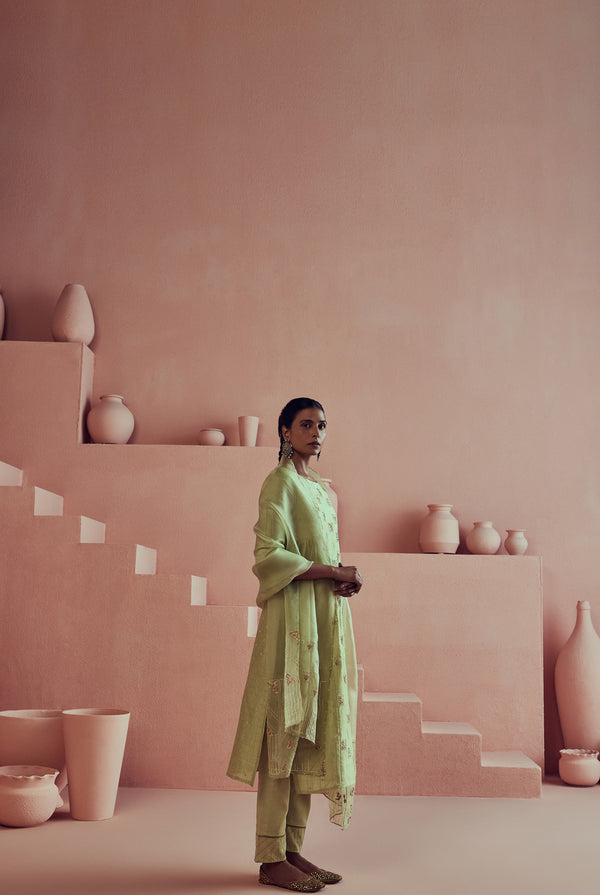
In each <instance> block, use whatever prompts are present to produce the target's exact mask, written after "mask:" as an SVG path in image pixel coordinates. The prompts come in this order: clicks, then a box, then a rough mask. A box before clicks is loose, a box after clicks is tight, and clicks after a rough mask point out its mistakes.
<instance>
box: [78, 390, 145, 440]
mask: <svg viewBox="0 0 600 895" xmlns="http://www.w3.org/2000/svg"><path fill="white" fill-rule="evenodd" d="M86 425H87V430H88V432H89V434H90V438H91V439H92V441H94V442H95V443H96V444H127V442H128V441H129V439H130V438H131V436H132V434H133V430H134V428H135V418H134V416H133V413H132V412H131V410H130V409H129V407H127V405H126V404H125V399H124V398H123V396H122V395H101V397H100V400H99V401H98V403H97V404H94V406H93V407H92V409H91V410H90V412H89V413H88V415H87V419H86Z"/></svg>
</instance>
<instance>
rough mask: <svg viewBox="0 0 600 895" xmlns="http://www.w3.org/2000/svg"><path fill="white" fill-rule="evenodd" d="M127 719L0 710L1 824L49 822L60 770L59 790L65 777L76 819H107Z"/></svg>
mask: <svg viewBox="0 0 600 895" xmlns="http://www.w3.org/2000/svg"><path fill="white" fill-rule="evenodd" d="M129 719H130V713H129V712H127V711H124V710H121V709H68V710H66V711H59V710H58V709H52V710H50V709H26V710H21V711H5V712H0V764H1V765H2V767H0V824H5V825H6V826H31V825H33V824H37V823H42V822H43V821H44V820H48V818H49V817H51V815H52V814H53V813H54V811H55V810H56V808H57V806H60V805H62V804H63V802H62V799H61V797H60V795H59V787H58V786H57V784H58V783H59V782H60V778H59V780H57V779H56V778H57V777H59V769H63V770H62V772H61V774H60V777H62V778H63V782H62V785H61V788H62V786H64V784H65V782H66V779H67V776H68V783H69V805H70V811H71V816H72V817H73V818H74V819H75V820H106V819H107V818H109V817H112V816H113V814H114V809H115V803H116V797H117V790H118V786H119V778H120V774H121V767H122V764H123V756H124V751H125V742H126V739H127V732H128V728H129ZM36 756H40V757H43V762H44V763H43V764H42V762H41V760H40V759H38V760H37V761H36V760H35V757H36ZM65 765H66V772H65V770H64V766H65ZM51 802H52V803H51ZM50 803H51V804H50ZM19 805H21V809H20V810H21V814H20V815H19V813H18V811H19V808H18V806H19ZM44 815H45V816H44Z"/></svg>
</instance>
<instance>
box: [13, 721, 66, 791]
mask: <svg viewBox="0 0 600 895" xmlns="http://www.w3.org/2000/svg"><path fill="white" fill-rule="evenodd" d="M17 764H20V765H23V764H28V765H43V766H44V767H49V768H56V769H57V770H58V771H59V772H60V773H59V775H58V779H57V780H56V787H57V790H58V793H59V794H60V793H61V792H62V790H63V789H64V787H65V785H66V783H67V771H66V762H65V742H64V736H63V718H62V711H61V710H60V709H18V710H15V711H4V712H0V765H17ZM62 804H63V800H62V798H61V796H60V795H59V796H58V807H60V806H61V805H62Z"/></svg>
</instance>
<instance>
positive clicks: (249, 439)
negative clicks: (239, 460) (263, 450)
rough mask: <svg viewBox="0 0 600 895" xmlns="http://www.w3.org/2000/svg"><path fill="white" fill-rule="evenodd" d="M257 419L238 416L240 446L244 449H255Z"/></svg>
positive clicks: (255, 417)
mask: <svg viewBox="0 0 600 895" xmlns="http://www.w3.org/2000/svg"><path fill="white" fill-rule="evenodd" d="M258 423H259V418H258V417H257V416H238V429H239V432H240V444H241V445H243V446H244V447H256V437H257V435H258Z"/></svg>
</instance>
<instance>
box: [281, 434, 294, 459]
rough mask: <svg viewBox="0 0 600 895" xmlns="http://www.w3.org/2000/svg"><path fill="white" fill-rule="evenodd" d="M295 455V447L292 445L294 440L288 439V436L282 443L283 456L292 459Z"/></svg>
mask: <svg viewBox="0 0 600 895" xmlns="http://www.w3.org/2000/svg"><path fill="white" fill-rule="evenodd" d="M293 455H294V448H293V447H292V442H291V441H288V440H287V438H284V440H283V441H282V443H281V456H282V457H285V458H286V460H291V459H292V457H293Z"/></svg>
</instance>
